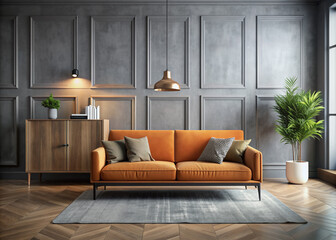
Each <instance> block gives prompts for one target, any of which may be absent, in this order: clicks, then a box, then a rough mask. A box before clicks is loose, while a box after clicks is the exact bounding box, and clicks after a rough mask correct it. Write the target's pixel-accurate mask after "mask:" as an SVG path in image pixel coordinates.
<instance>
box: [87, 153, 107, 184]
mask: <svg viewBox="0 0 336 240" xmlns="http://www.w3.org/2000/svg"><path fill="white" fill-rule="evenodd" d="M105 158H106V155H105V148H104V147H99V148H97V149H95V150H93V151H92V152H91V177H90V178H91V181H99V180H100V171H101V170H102V169H103V167H104V166H105V161H106V159H105Z"/></svg>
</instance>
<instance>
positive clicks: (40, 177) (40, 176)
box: [39, 173, 42, 182]
mask: <svg viewBox="0 0 336 240" xmlns="http://www.w3.org/2000/svg"><path fill="white" fill-rule="evenodd" d="M39 179H40V182H42V173H40V174H39Z"/></svg>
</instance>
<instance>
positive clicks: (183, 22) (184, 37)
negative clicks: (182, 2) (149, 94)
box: [147, 16, 190, 88]
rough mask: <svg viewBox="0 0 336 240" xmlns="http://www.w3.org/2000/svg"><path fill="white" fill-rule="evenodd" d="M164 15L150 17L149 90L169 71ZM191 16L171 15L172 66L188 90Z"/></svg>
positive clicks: (148, 47)
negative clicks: (164, 72)
mask: <svg viewBox="0 0 336 240" xmlns="http://www.w3.org/2000/svg"><path fill="white" fill-rule="evenodd" d="M165 20H166V18H165V17H164V16H148V17H147V88H153V87H154V84H155V82H157V81H158V80H160V79H161V78H162V75H163V71H164V70H166V28H165V23H166V22H165ZM189 26H190V17H189V16H169V33H168V37H169V39H168V44H169V46H168V49H169V54H168V56H169V60H168V62H169V64H168V65H169V67H168V69H169V70H170V71H171V72H172V73H173V76H172V78H173V79H174V80H175V81H177V82H178V83H180V85H181V88H189V48H190V40H189V38H190V37H189V35H190V33H189V32H190V27H189Z"/></svg>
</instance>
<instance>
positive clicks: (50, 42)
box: [30, 16, 78, 88]
mask: <svg viewBox="0 0 336 240" xmlns="http://www.w3.org/2000/svg"><path fill="white" fill-rule="evenodd" d="M77 22H78V18H77V16H32V17H30V87H31V88H69V87H71V86H72V85H71V80H72V78H71V71H72V69H73V68H77V48H78V44H77V38H78V37H77V25H78V24H77Z"/></svg>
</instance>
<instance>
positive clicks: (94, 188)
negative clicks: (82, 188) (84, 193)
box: [92, 183, 97, 200]
mask: <svg viewBox="0 0 336 240" xmlns="http://www.w3.org/2000/svg"><path fill="white" fill-rule="evenodd" d="M96 190H97V186H96V184H95V183H94V184H93V191H92V193H93V200H96Z"/></svg>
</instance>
